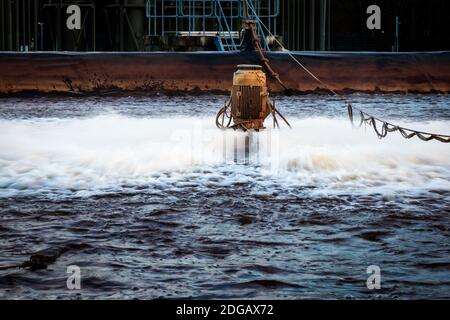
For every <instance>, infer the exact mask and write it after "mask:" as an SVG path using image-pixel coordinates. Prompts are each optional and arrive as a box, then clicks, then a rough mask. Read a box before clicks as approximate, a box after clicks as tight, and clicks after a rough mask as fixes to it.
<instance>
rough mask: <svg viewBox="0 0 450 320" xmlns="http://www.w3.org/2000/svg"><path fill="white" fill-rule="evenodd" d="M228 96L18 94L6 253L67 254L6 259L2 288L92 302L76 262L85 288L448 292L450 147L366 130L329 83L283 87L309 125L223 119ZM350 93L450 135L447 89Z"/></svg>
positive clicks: (4, 124) (4, 161)
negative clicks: (374, 276) (239, 126)
mask: <svg viewBox="0 0 450 320" xmlns="http://www.w3.org/2000/svg"><path fill="white" fill-rule="evenodd" d="M224 98H225V97H216V96H204V97H195V98H193V97H173V98H168V97H159V98H155V97H153V98H146V97H142V98H131V97H125V98H101V99H100V98H87V99H83V100H81V99H64V100H63V99H57V98H46V99H32V100H29V99H5V100H2V102H1V103H0V137H1V139H0V213H1V215H0V216H1V219H0V222H1V224H0V231H1V232H0V241H1V243H2V246H1V248H0V266H1V265H9V264H14V263H21V262H23V261H24V260H27V259H28V258H29V256H30V255H31V254H32V253H34V252H36V251H39V250H42V249H49V250H50V251H55V252H62V254H61V255H60V256H58V257H57V259H56V260H55V262H54V263H53V264H52V265H51V267H49V268H48V269H47V270H43V271H41V272H31V271H30V270H27V269H20V270H9V271H0V298H78V297H79V296H76V294H75V293H73V292H70V291H68V290H67V289H66V288H65V285H66V276H67V275H66V267H67V266H68V265H73V264H75V265H78V266H80V267H81V269H82V275H83V278H82V281H81V282H82V288H83V290H81V293H80V294H81V297H82V298H158V297H171V298H173V297H182V298H185V297H195V298H349V297H350V298H351V297H357V298H380V297H381V298H391V299H395V298H449V292H450V282H449V281H448V279H449V277H448V276H449V266H450V262H449V260H448V256H449V255H448V252H449V243H450V232H449V230H450V218H449V213H450V205H449V203H450V149H449V146H448V145H446V144H442V143H439V142H422V141H419V140H416V139H411V140H405V139H403V138H401V136H400V135H398V134H391V135H388V136H387V137H386V138H385V139H383V140H379V139H378V138H377V137H376V136H375V134H374V133H373V132H372V131H371V130H372V129H370V128H367V132H366V131H365V130H364V128H361V129H359V130H354V129H352V128H351V125H350V123H349V121H348V119H346V118H345V110H343V107H342V106H341V105H340V104H339V102H338V101H336V100H334V98H333V97H326V96H304V97H291V98H289V99H283V98H281V101H277V105H278V106H279V108H280V109H281V110H282V112H283V114H285V115H286V116H287V117H288V119H289V121H290V123H291V124H292V125H293V129H292V130H290V129H288V128H282V129H281V130H272V129H271V128H270V127H271V120H270V119H268V120H267V122H266V126H267V127H268V128H267V129H266V130H264V131H262V132H260V133H253V134H249V133H242V132H234V131H220V130H218V129H217V128H215V126H214V114H215V112H216V111H217V108H218V106H220V105H221V104H222V103H223V99H224ZM350 98H351V100H352V101H354V105H357V106H358V107H360V108H362V109H364V110H366V111H368V112H369V111H370V112H371V113H373V114H374V115H379V116H382V118H385V119H386V120H393V121H392V122H394V123H399V124H402V125H404V126H407V127H411V128H415V129H421V130H424V131H430V132H437V133H443V134H448V133H449V128H450V125H449V124H450V108H449V107H448V105H449V98H448V97H445V96H437V95H430V96H420V95H408V96H396V95H381V96H371V95H355V96H351V97H350ZM433 104H434V105H433ZM387 105H389V106H390V107H389V108H386V106H387ZM430 105H431V106H432V108H430V107H429V106H430ZM427 106H428V107H427ZM246 141H248V142H246ZM246 145H248V147H246ZM369 265H377V266H379V267H380V269H381V272H382V281H383V282H382V289H381V290H375V291H370V290H368V289H367V287H366V279H367V273H366V268H367V267H368V266H369Z"/></svg>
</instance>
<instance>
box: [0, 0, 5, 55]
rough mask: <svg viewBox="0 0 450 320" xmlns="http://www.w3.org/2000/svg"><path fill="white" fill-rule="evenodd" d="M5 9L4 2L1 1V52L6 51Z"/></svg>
mask: <svg viewBox="0 0 450 320" xmlns="http://www.w3.org/2000/svg"><path fill="white" fill-rule="evenodd" d="M4 9H5V7H4V2H3V1H0V33H1V34H2V35H1V37H2V38H1V43H0V50H1V51H3V50H5V33H6V32H5V31H6V30H5V20H6V18H5V10H4Z"/></svg>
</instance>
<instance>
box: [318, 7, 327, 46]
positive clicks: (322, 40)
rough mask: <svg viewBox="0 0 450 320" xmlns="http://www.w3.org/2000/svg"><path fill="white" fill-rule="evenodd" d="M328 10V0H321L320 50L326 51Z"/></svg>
mask: <svg viewBox="0 0 450 320" xmlns="http://www.w3.org/2000/svg"><path fill="white" fill-rule="evenodd" d="M326 10H327V5H326V0H320V26H319V27H320V32H319V33H320V35H319V38H320V44H319V45H320V51H325V37H326V34H325V32H326V29H325V28H326V20H325V15H326Z"/></svg>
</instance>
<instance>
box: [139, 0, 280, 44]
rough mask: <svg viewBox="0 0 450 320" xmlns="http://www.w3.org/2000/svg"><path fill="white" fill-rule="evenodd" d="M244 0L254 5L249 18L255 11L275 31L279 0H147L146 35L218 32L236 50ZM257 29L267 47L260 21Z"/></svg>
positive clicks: (274, 32)
mask: <svg viewBox="0 0 450 320" xmlns="http://www.w3.org/2000/svg"><path fill="white" fill-rule="evenodd" d="M244 1H247V2H248V3H249V5H250V6H252V8H253V10H248V11H249V18H250V19H252V16H253V13H254V12H256V13H257V14H258V17H259V19H260V20H261V21H262V22H263V23H264V24H265V25H266V26H267V27H268V28H269V30H270V31H271V32H272V33H273V34H276V22H277V17H278V15H279V13H280V1H279V0H147V1H146V16H147V19H148V35H149V36H164V35H167V34H175V35H178V34H180V33H187V34H189V35H191V34H193V33H196V34H197V33H200V34H202V33H203V34H206V33H209V32H220V36H221V37H224V38H225V39H224V40H225V46H227V47H228V49H229V48H231V49H232V50H237V45H236V42H235V37H236V36H235V35H236V34H237V33H239V32H240V30H241V28H242V25H241V20H242V19H243V18H244V15H245V14H244V6H243V2H244ZM253 19H254V17H253ZM255 20H256V19H255ZM257 31H258V34H259V35H261V36H262V37H261V38H262V39H263V46H264V47H265V48H266V49H268V45H267V41H266V39H265V37H264V32H263V30H262V28H261V26H260V25H259V23H258V30H257Z"/></svg>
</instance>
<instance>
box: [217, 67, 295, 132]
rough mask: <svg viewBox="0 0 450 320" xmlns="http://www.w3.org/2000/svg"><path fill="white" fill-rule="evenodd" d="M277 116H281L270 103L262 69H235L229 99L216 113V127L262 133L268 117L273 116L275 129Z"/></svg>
mask: <svg viewBox="0 0 450 320" xmlns="http://www.w3.org/2000/svg"><path fill="white" fill-rule="evenodd" d="M276 113H277V114H279V115H280V116H281V114H280V113H279V112H278V110H277V109H276V108H275V105H274V104H272V103H271V102H270V100H269V92H268V89H267V83H266V74H265V73H264V71H263V70H262V67H261V66H260V65H253V64H240V65H238V66H237V70H236V71H235V72H234V74H233V86H232V88H231V99H230V100H229V101H227V102H225V104H224V106H223V107H222V108H221V109H220V110H219V112H218V113H217V116H216V125H217V127H219V128H221V129H225V128H232V129H242V130H244V131H246V130H251V129H253V130H256V131H258V130H260V129H264V120H265V119H266V118H267V117H268V116H269V114H272V116H273V119H274V126H275V125H277V126H278V122H277V120H276V117H275V114H276ZM281 117H282V118H283V119H284V117H283V116H281ZM226 119H227V120H226ZM284 120H285V119H284ZM285 121H286V120H285Z"/></svg>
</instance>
